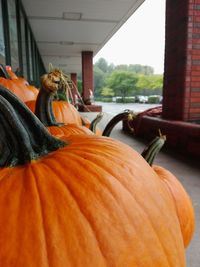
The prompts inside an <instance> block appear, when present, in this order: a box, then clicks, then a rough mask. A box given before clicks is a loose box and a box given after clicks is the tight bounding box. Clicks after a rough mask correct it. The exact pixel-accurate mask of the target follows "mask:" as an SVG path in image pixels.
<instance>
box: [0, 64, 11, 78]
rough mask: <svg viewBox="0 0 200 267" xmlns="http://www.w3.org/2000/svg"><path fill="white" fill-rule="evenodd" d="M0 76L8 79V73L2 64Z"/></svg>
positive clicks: (0, 65)
mask: <svg viewBox="0 0 200 267" xmlns="http://www.w3.org/2000/svg"><path fill="white" fill-rule="evenodd" d="M0 77H3V78H5V79H8V80H10V75H9V74H8V72H7V70H6V68H5V67H4V66H3V65H2V64H0Z"/></svg>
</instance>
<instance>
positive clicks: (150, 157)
mask: <svg viewBox="0 0 200 267" xmlns="http://www.w3.org/2000/svg"><path fill="white" fill-rule="evenodd" d="M165 141H166V135H162V133H161V131H160V129H159V136H156V137H155V138H154V139H153V140H152V141H151V142H150V143H149V145H148V146H147V147H146V148H145V149H144V150H143V152H142V153H141V155H142V157H143V158H144V159H145V160H146V161H147V162H148V163H149V165H150V166H152V165H153V161H154V159H155V157H156V155H157V154H158V152H159V151H160V150H161V148H162V147H163V145H164V144H165Z"/></svg>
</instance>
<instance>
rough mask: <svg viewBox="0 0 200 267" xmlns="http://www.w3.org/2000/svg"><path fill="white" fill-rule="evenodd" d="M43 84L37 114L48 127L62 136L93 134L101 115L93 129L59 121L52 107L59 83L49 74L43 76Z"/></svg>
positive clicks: (52, 132)
mask: <svg viewBox="0 0 200 267" xmlns="http://www.w3.org/2000/svg"><path fill="white" fill-rule="evenodd" d="M41 84H42V87H41V89H40V92H39V94H38V97H37V100H36V104H35V106H36V108H35V114H36V116H37V117H38V118H39V119H40V121H41V122H42V123H43V124H44V125H45V126H46V127H47V128H48V130H49V131H50V133H51V134H53V135H55V136H57V137H61V136H62V135H65V136H69V135H71V134H93V133H94V132H95V129H96V124H97V123H98V121H99V120H100V119H101V117H99V116H97V118H96V119H95V120H93V122H92V123H91V126H92V127H93V126H94V127H93V128H92V129H91V130H92V131H90V130H89V129H88V128H87V127H85V126H80V125H78V124H71V123H68V124H63V123H59V122H57V121H56V118H55V115H54V112H53V108H52V99H53V97H54V95H55V94H56V92H57V91H58V88H59V83H55V81H54V79H52V78H51V76H50V77H49V75H44V76H43V77H42V78H41Z"/></svg>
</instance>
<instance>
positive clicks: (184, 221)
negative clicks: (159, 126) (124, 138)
mask: <svg viewBox="0 0 200 267" xmlns="http://www.w3.org/2000/svg"><path fill="white" fill-rule="evenodd" d="M165 141H166V136H164V135H162V134H161V133H160V135H159V136H157V137H155V139H153V140H152V141H151V142H150V144H149V145H148V146H147V148H145V150H144V151H143V152H142V156H143V157H144V158H145V159H146V161H147V162H148V163H149V165H150V166H151V167H152V168H153V170H154V171H155V172H156V174H157V175H158V176H159V178H160V179H161V181H162V182H163V183H164V185H165V186H166V188H167V190H168V191H169V193H170V195H171V197H172V199H173V201H174V205H175V209H176V213H177V216H178V218H179V223H180V228H181V232H182V236H183V242H184V246H185V248H186V247H187V246H188V245H189V243H190V241H191V239H192V236H193V234H194V229H195V217H194V208H193V205H192V201H191V198H190V196H189V195H188V193H187V192H186V190H185V188H184V187H183V185H182V184H181V183H180V181H179V180H178V179H177V178H176V177H175V176H174V174H172V173H171V172H170V171H169V170H167V169H166V168H163V167H161V166H157V165H153V161H154V159H155V157H156V155H157V154H158V152H159V151H160V149H161V148H162V147H163V145H164V143H165Z"/></svg>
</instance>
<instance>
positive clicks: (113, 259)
mask: <svg viewBox="0 0 200 267" xmlns="http://www.w3.org/2000/svg"><path fill="white" fill-rule="evenodd" d="M13 107H14V108H13ZM0 114H1V115H0V125H1V126H2V127H1V139H0V149H1V150H0V153H1V155H2V156H1V157H0V166H1V168H0V226H1V229H3V230H2V231H0V245H1V250H0V262H1V265H2V266H13V263H14V264H15V267H21V266H30V263H31V266H32V267H48V266H49V265H51V266H52V267H58V266H59V267H66V266H76V267H85V266H87V267H94V266H95V267H108V266H109V267H111V266H116V267H122V266H126V267H138V266H140V267H147V266H148V267H161V266H162V267H169V266H170V267H177V266H178V267H185V266H186V265H185V252H184V247H183V240H182V235H181V231H180V226H179V222H178V218H177V214H176V212H175V209H174V204H173V201H172V199H171V197H170V196H169V193H168V192H167V190H166V188H165V186H164V185H163V183H162V182H161V180H160V179H158V176H157V175H156V173H155V172H154V171H153V170H152V168H151V167H150V166H149V164H147V163H146V161H145V160H144V159H143V158H142V157H141V156H140V155H139V154H138V153H137V152H136V151H134V150H133V149H132V148H131V147H129V146H127V145H125V144H123V143H121V142H119V141H117V140H114V139H112V138H107V137H101V136H96V135H91V136H89V135H80V136H78V135H71V136H70V137H69V138H67V139H66V138H64V139H63V140H61V139H57V138H55V137H53V136H52V135H50V134H49V133H48V131H47V130H46V128H45V127H44V126H43V124H42V123H41V122H40V121H39V119H37V117H36V116H35V115H34V114H33V113H32V112H30V111H29V110H28V108H27V107H26V106H25V105H24V104H23V103H22V102H21V101H19V99H17V98H16V96H14V95H13V94H12V93H10V92H9V91H8V90H4V88H2V87H0ZM155 192H156V193H155ZM144 196H145V197H144ZM163 211H165V212H163Z"/></svg>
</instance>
